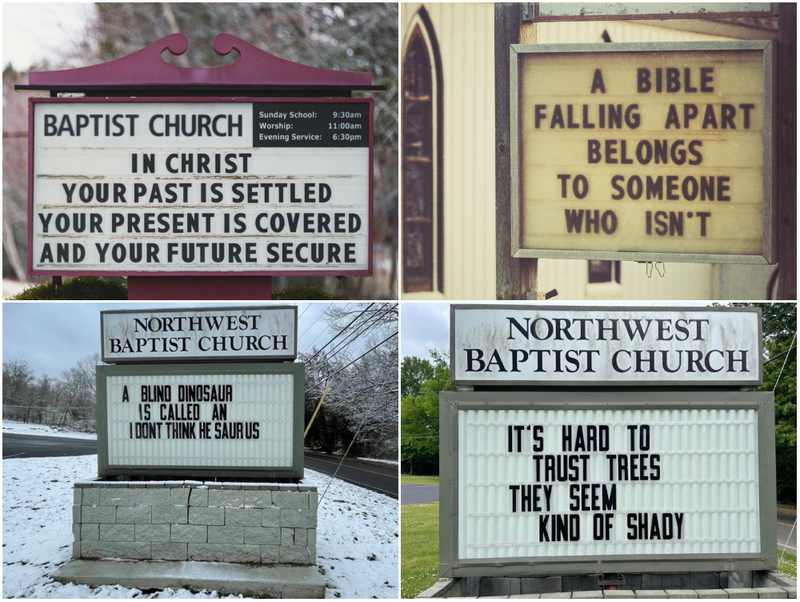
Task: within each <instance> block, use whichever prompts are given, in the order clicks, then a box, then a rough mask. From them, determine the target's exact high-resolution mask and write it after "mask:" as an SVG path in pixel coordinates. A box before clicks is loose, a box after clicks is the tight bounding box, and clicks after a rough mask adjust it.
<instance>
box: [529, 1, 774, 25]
mask: <svg viewBox="0 0 800 602" xmlns="http://www.w3.org/2000/svg"><path fill="white" fill-rule="evenodd" d="M533 4H534V7H533V18H532V19H531V20H532V21H536V22H537V23H547V22H557V21H615V20H617V21H619V20H642V21H643V20H648V19H659V20H662V19H723V18H731V17H745V18H757V17H762V18H763V17H772V16H773V14H772V3H770V2H763V3H762V2H726V3H719V4H717V3H708V2H706V3H671V2H665V3H652V4H651V3H646V4H645V3H641V2H610V3H574V4H571V3H555V2H534V3H533ZM638 11H642V12H638Z"/></svg>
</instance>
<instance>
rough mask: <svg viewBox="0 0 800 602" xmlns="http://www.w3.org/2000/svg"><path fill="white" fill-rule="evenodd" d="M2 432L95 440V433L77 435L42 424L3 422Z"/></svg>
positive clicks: (76, 433) (73, 432)
mask: <svg viewBox="0 0 800 602" xmlns="http://www.w3.org/2000/svg"><path fill="white" fill-rule="evenodd" d="M3 432H4V433H14V434H15V435H37V436H39V437H71V438H73V439H97V433H78V432H75V431H68V430H62V429H56V428H53V427H52V426H47V425H44V424H29V423H28V424H26V423H24V422H15V421H13V420H3Z"/></svg>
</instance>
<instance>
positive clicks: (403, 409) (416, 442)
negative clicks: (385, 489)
mask: <svg viewBox="0 0 800 602" xmlns="http://www.w3.org/2000/svg"><path fill="white" fill-rule="evenodd" d="M430 353H431V360H425V359H420V358H416V357H411V358H407V360H408V361H406V360H404V361H403V365H402V366H401V368H400V379H401V382H404V383H408V385H409V390H411V391H413V389H414V387H415V385H414V378H415V376H416V375H418V374H431V376H430V378H426V379H424V380H422V381H421V382H420V383H419V389H418V391H417V392H416V394H409V395H404V396H403V399H402V402H401V406H400V428H401V431H400V432H401V435H400V440H401V454H400V457H401V463H402V464H401V469H402V470H403V471H404V472H409V473H411V474H438V473H439V393H440V392H441V391H455V390H456V389H455V387H453V385H451V384H450V363H449V358H448V355H447V354H446V353H443V352H440V351H436V350H431V352H430ZM425 364H427V366H425Z"/></svg>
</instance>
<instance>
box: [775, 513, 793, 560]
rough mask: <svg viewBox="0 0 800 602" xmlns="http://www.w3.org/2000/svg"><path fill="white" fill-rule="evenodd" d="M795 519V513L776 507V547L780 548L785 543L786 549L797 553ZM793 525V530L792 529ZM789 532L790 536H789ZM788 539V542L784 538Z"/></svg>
mask: <svg viewBox="0 0 800 602" xmlns="http://www.w3.org/2000/svg"><path fill="white" fill-rule="evenodd" d="M795 520H797V514H796V513H792V512H789V511H786V510H784V509H783V508H778V549H779V550H782V549H783V546H784V544H786V551H787V552H788V553H790V554H794V555H797V525H794V521H795ZM792 525H794V530H792ZM789 533H791V537H789ZM787 539H788V540H789V541H788V543H787V541H786V540H787Z"/></svg>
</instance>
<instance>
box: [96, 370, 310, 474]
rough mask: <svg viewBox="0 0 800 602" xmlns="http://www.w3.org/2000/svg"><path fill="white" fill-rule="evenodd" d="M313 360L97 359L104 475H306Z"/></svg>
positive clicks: (100, 452) (100, 453)
mask: <svg viewBox="0 0 800 602" xmlns="http://www.w3.org/2000/svg"><path fill="white" fill-rule="evenodd" d="M304 374H305V366H304V365H303V364H298V363H272V364H268V363H238V364H219V363H218V364H213V363H212V364H200V363H196V364H172V365H120V366H98V367H97V402H98V403H97V440H98V474H99V476H101V477H104V476H134V475H139V476H151V477H154V476H163V477H170V478H178V477H181V478H200V477H202V478H208V477H215V476H234V477H258V478H262V479H275V478H293V479H300V478H302V477H303V404H304V399H305V398H304V391H305V378H304Z"/></svg>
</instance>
